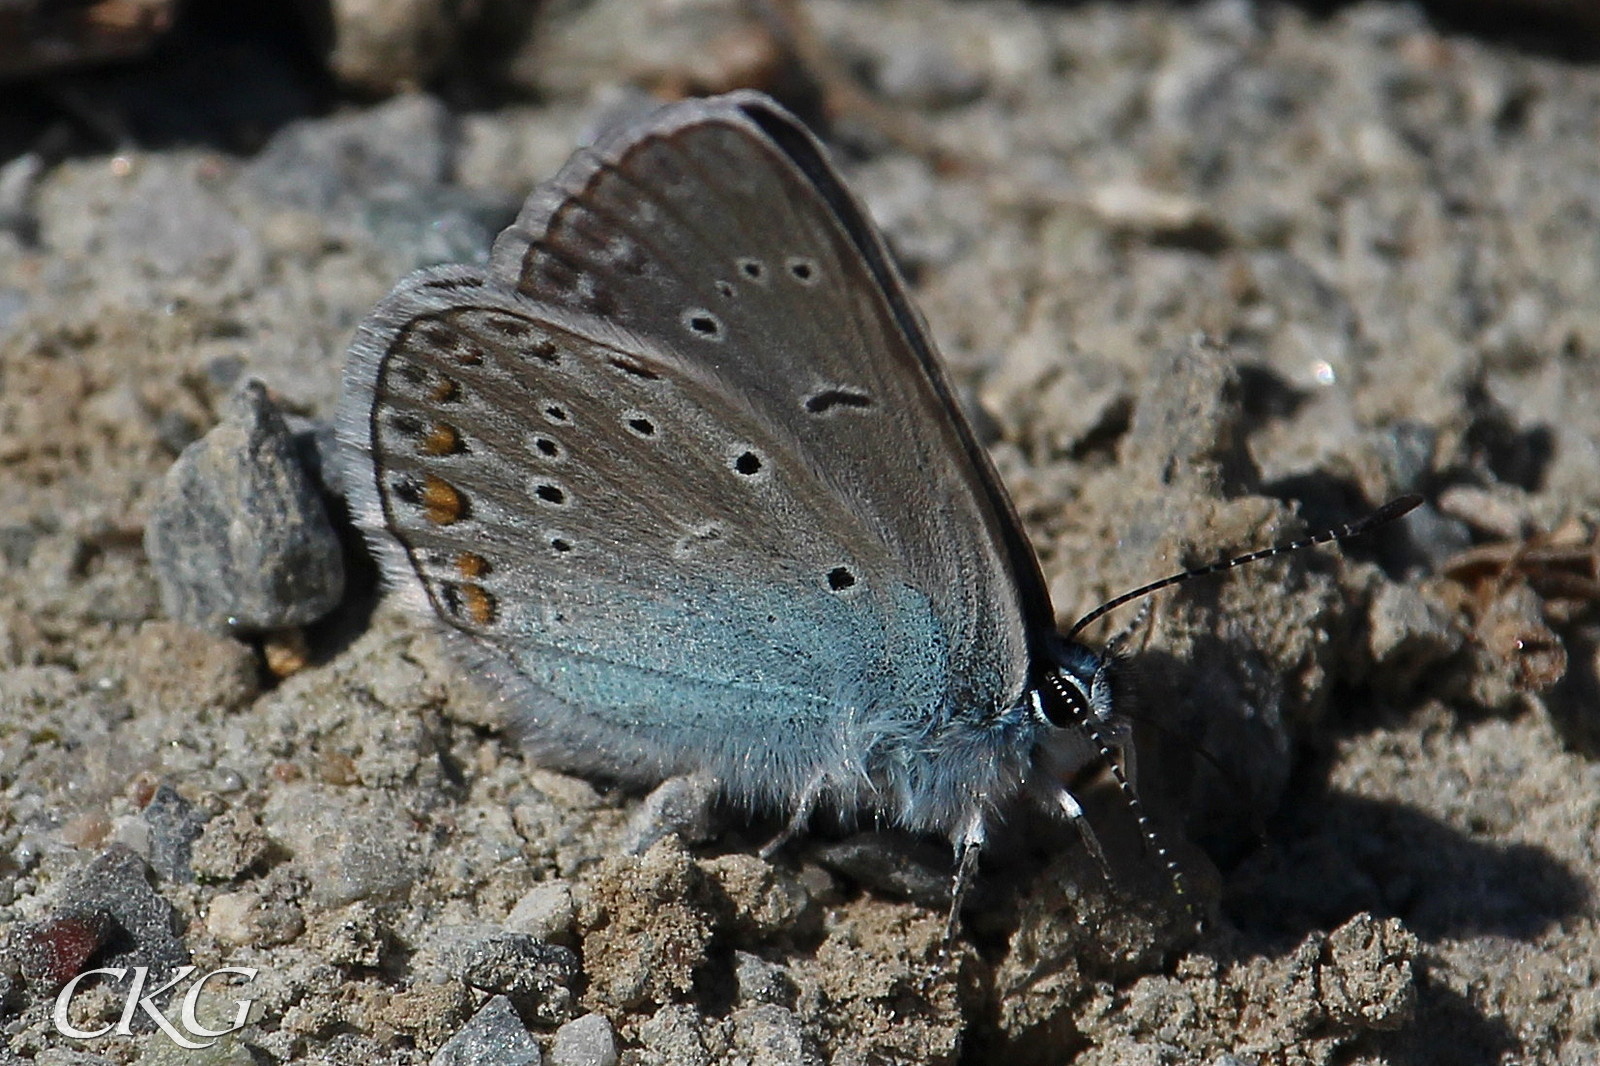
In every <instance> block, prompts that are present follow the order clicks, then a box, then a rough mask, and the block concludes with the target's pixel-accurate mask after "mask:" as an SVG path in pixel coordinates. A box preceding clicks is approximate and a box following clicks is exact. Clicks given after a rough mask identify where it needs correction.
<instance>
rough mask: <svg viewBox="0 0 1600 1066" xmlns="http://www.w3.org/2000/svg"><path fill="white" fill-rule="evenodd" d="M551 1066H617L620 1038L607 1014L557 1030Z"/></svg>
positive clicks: (587, 1018) (591, 1015)
mask: <svg viewBox="0 0 1600 1066" xmlns="http://www.w3.org/2000/svg"><path fill="white" fill-rule="evenodd" d="M550 1064H551V1066H617V1034H616V1031H615V1030H614V1029H612V1028H611V1022H610V1021H609V1020H607V1018H606V1016H605V1015H603V1014H585V1015H584V1016H583V1017H581V1018H574V1019H573V1020H572V1021H570V1022H567V1023H566V1024H565V1025H563V1026H562V1027H561V1028H559V1029H557V1030H556V1038H555V1042H554V1043H553V1044H552V1045H551V1047H550Z"/></svg>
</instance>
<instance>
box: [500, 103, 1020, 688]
mask: <svg viewBox="0 0 1600 1066" xmlns="http://www.w3.org/2000/svg"><path fill="white" fill-rule="evenodd" d="M758 120H759V121H758ZM493 264H494V265H493V272H494V274H495V276H496V277H497V279H498V280H500V281H501V283H503V284H506V285H508V286H515V287H517V288H518V289H519V290H520V291H521V292H523V293H525V294H528V295H530V296H533V297H535V298H537V299H539V300H541V301H547V302H550V303H553V304H557V305H561V306H570V307H574V308H586V309H589V310H591V311H595V312H598V313H602V314H604V315H606V316H608V317H609V318H611V319H612V320H614V321H618V322H621V323H624V324H626V325H628V326H630V327H632V328H635V329H637V330H639V331H641V332H643V333H645V334H647V335H650V336H653V337H659V338H664V339H669V340H671V341H675V342H676V343H677V345H679V346H681V348H682V350H683V351H684V353H685V355H686V357H688V358H693V359H696V360H698V361H700V362H701V363H703V365H705V366H706V367H707V368H708V370H709V371H710V372H711V373H712V374H714V375H715V377H716V378H717V379H718V380H719V381H721V382H722V383H723V385H724V388H725V389H726V390H727V392H728V393H729V394H730V395H738V396H740V397H743V398H745V401H746V402H748V403H749V404H751V405H752V406H753V407H754V408H756V409H757V410H758V411H759V412H760V413H761V414H762V416H763V417H764V418H765V419H766V420H767V421H768V423H769V424H770V425H772V426H774V427H781V431H782V432H783V433H784V434H787V435H789V436H791V437H792V438H793V439H794V440H795V442H796V447H797V448H798V449H799V451H800V452H801V454H803V455H804V456H805V457H806V458H807V461H808V462H809V463H810V464H811V465H812V466H813V467H814V469H815V470H816V471H817V472H818V476H819V477H820V478H821V479H823V481H824V482H825V483H827V484H828V485H829V487H830V489H831V491H832V492H833V494H834V495H836V496H837V497H838V499H840V500H841V501H843V502H844V504H845V506H847V507H848V508H849V509H850V510H851V511H852V513H853V514H855V515H856V516H858V517H859V518H860V519H861V521H863V522H864V523H865V524H866V525H867V526H868V528H869V529H870V531H871V532H872V534H873V536H874V537H875V538H877V539H878V540H879V541H880V542H881V543H883V544H884V545H885V546H886V547H887V548H888V550H889V551H891V552H892V553H893V554H895V555H896V556H897V557H898V558H900V559H901V560H903V562H904V564H905V566H906V567H907V569H908V571H910V573H911V574H912V576H913V579H914V581H915V583H916V585H917V587H918V588H919V590H920V591H921V592H922V593H923V594H924V595H927V596H928V597H930V598H931V599H932V600H933V602H934V603H935V604H936V605H937V608H938V611H939V614H940V618H941V621H942V623H943V624H944V626H945V627H946V630H947V633H948V637H949V640H950V642H951V643H952V644H953V645H955V646H956V647H957V648H958V649H960V651H959V652H958V654H960V655H962V656H963V657H964V658H963V662H962V663H961V665H960V666H959V667H958V669H957V672H956V676H957V677H959V678H961V679H963V682H964V683H966V689H967V691H959V692H957V691H953V692H952V693H951V696H952V702H953V703H954V704H956V705H957V706H953V707H951V708H949V709H950V710H954V711H958V712H961V711H981V710H985V709H988V707H989V705H991V704H993V703H997V702H1000V703H1003V702H1006V701H1008V700H1011V699H1015V698H1016V697H1017V696H1018V695H1019V694H1020V692H1021V688H1022V685H1023V681H1024V677H1025V674H1026V652H1025V643H1026V639H1025V634H1024V629H1025V628H1026V625H1027V624H1028V622H1030V621H1031V622H1032V623H1034V624H1046V625H1047V624H1048V623H1049V621H1050V619H1049V606H1048V601H1047V599H1046V597H1045V594H1044V592H1043V587H1042V581H1041V580H1040V579H1039V577H1038V571H1037V564H1036V563H1035V562H1034V559H1033V556H1032V552H1031V549H1030V548H1028V546H1027V545H1026V542H1025V540H1024V539H1023V537H1022V534H1021V532H1020V530H1018V528H1017V524H1016V520H1015V517H1014V516H1013V514H1012V512H1011V508H1010V504H1009V501H1008V500H1007V499H1006V497H1005V494H1004V492H1003V491H1002V490H1001V489H1000V488H999V486H998V482H997V481H996V479H995V478H994V475H993V472H992V469H991V468H990V467H989V465H988V460H987V458H986V457H985V456H984V455H983V454H982V452H981V451H980V450H979V449H978V448H977V446H976V445H975V444H974V443H973V441H972V437H971V434H970V432H969V431H968V430H967V429H966V427H965V425H964V423H963V422H962V420H961V416H960V414H959V412H957V411H956V410H955V408H954V404H953V402H952V401H951V399H950V397H949V389H948V386H947V385H946V383H945V381H944V378H943V374H942V371H941V370H940V368H939V367H938V365H937V363H936V361H935V357H934V356H933V354H932V349H931V346H930V344H929V343H928V341H927V339H926V334H925V331H924V328H923V326H922V323H921V320H920V317H919V316H918V315H917V313H916V312H915V310H914V309H913V308H912V307H911V305H910V303H909V301H908V300H907V299H906V297H905V294H904V291H903V286H902V285H901V282H900V280H899V278H898V275H897V274H896V273H895V271H894V270H893V267H892V266H891V265H890V264H889V262H888V259H887V254H886V252H885V251H884V249H883V246H882V242H881V240H880V239H879V238H878V237H877V235H876V233H875V232H874V231H873V230H872V229H871V227H870V225H869V224H868V223H867V222H866V219H865V215H864V213H862V212H861V211H860V209H859V207H858V206H857V205H856V204H855V202H854V200H853V199H852V198H851V197H850V195H849V194H848V192H847V191H846V190H845V189H844V187H843V185H842V183H841V182H840V181H839V180H838V179H837V176H836V175H835V174H834V173H833V171H832V169H831V167H830V166H829V165H828V164H827V162H826V159H825V156H824V155H823V154H822V150H821V148H820V146H818V145H817V144H816V142H815V141H814V140H813V139H812V138H811V137H810V135H809V134H808V133H807V132H806V131H805V130H804V128H803V127H801V126H800V125H799V124H798V123H797V122H795V121H794V120H793V119H792V118H790V117H789V116H787V115H786V114H783V113H782V112H780V111H778V110H777V109H775V108H774V107H773V106H772V105H771V103H770V101H766V100H765V99H764V98H761V97H756V96H753V95H751V94H735V95H734V96H731V97H723V98H719V99H718V100H715V101H706V102H702V103H698V104H685V105H679V106H678V107H675V108H673V109H670V110H669V111H668V112H666V113H665V114H664V115H658V116H657V117H655V118H653V119H651V120H648V121H646V122H645V123H643V124H642V125H640V126H637V127H634V128H631V129H627V130H624V131H621V132H619V133H617V134H615V135H613V136H612V137H610V138H608V139H606V140H604V141H602V142H601V143H600V144H599V145H597V146H596V147H595V148H594V149H592V150H590V151H588V152H584V153H580V154H579V156H577V157H575V159H574V160H573V161H572V162H571V163H569V164H568V166H567V168H565V169H564V170H563V171H562V173H561V174H560V175H558V176H557V178H556V179H555V180H554V181H552V182H551V183H550V184H549V185H547V186H546V187H545V188H543V189H542V190H540V191H539V192H537V193H536V194H535V195H534V196H533V197H531V198H530V200H529V203H528V206H527V207H526V208H525V209H524V211H523V214H522V216H521V218H520V219H519V220H518V223H517V225H515V226H513V227H512V228H511V229H509V230H507V231H506V233H504V234H503V235H502V236H501V238H500V240H499V241H498V242H497V244H496V248H495V255H494V259H493ZM908 486H919V487H920V488H919V489H918V490H917V491H908Z"/></svg>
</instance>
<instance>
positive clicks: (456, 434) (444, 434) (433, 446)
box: [417, 422, 461, 455]
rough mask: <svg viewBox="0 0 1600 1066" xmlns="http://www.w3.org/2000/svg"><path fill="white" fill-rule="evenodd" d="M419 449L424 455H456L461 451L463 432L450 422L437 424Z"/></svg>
mask: <svg viewBox="0 0 1600 1066" xmlns="http://www.w3.org/2000/svg"><path fill="white" fill-rule="evenodd" d="M417 447H418V450H419V451H421V452H422V454H423V455H454V454H456V453H457V452H459V451H461V431H460V430H458V429H456V427H455V426H452V425H451V424H450V423H448V422H435V423H434V424H433V428H432V429H431V430H429V431H428V435H427V436H426V437H423V438H422V443H421V444H419V445H418V446H417Z"/></svg>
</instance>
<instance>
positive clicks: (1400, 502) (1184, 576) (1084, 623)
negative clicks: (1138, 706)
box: [1066, 493, 1422, 640]
mask: <svg viewBox="0 0 1600 1066" xmlns="http://www.w3.org/2000/svg"><path fill="white" fill-rule="evenodd" d="M1421 504H1422V497H1421V496H1418V495H1416V494H1415V493H1412V494H1409V495H1406V496H1400V497H1397V498H1395V499H1393V500H1390V501H1389V502H1388V503H1386V504H1384V505H1383V506H1382V507H1380V508H1378V509H1377V510H1376V511H1373V512H1372V513H1371V514H1369V515H1367V516H1366V517H1365V518H1358V519H1356V520H1355V521H1354V522H1346V523H1345V524H1344V525H1342V526H1336V527H1334V528H1333V529H1325V530H1323V531H1322V532H1320V533H1314V534H1312V535H1311V536H1309V537H1302V538H1300V539H1299V540H1291V541H1288V542H1286V543H1284V544H1277V545H1274V546H1273V547H1270V548H1262V549H1261V550H1260V551H1253V552H1250V553H1248V554H1246V555H1239V556H1235V557H1234V558H1232V559H1224V560H1223V561H1222V562H1220V563H1212V564H1211V565H1209V566H1197V567H1194V568H1193V569H1190V570H1184V571H1181V572H1180V573H1176V574H1173V575H1172V576H1171V577H1164V578H1162V579H1161V580H1160V581H1152V582H1150V584H1148V585H1140V586H1139V587H1138V588H1136V589H1134V590H1133V591H1132V592H1124V593H1123V594H1122V595H1120V596H1117V597H1114V598H1113V599H1109V600H1107V601H1106V602H1105V603H1102V604H1101V605H1100V606H1098V607H1096V608H1095V609H1094V610H1092V611H1090V612H1089V613H1088V614H1086V615H1084V616H1083V617H1082V618H1080V619H1078V620H1077V621H1076V622H1075V623H1073V625H1072V628H1071V629H1069V630H1067V634H1066V639H1067V640H1071V639H1072V638H1073V637H1075V636H1077V635H1078V634H1079V633H1081V632H1083V630H1084V629H1085V628H1087V627H1088V626H1090V625H1092V624H1093V623H1095V622H1097V621H1099V620H1100V619H1101V618H1104V617H1105V616H1106V615H1107V614H1110V613H1111V612H1112V611H1114V610H1116V609H1117V608H1118V607H1121V606H1122V605H1123V604H1125V603H1128V602H1129V601H1131V600H1136V599H1138V598H1139V597H1141V596H1148V595H1150V593H1152V592H1158V591H1160V590H1161V589H1164V588H1167V587H1168V586H1171V585H1176V584H1179V583H1181V582H1184V581H1188V580H1189V579H1191V578H1196V577H1205V576H1206V575H1207V574H1218V573H1221V572H1222V571H1224V570H1232V569H1233V568H1234V567H1236V566H1243V565H1244V564H1245V563H1253V562H1256V561H1257V560H1259V559H1270V558H1272V557H1273V556H1274V555H1282V554H1284V553H1285V552H1293V551H1299V550H1300V549H1301V548H1310V547H1314V546H1316V545H1318V544H1328V543H1331V542H1333V541H1340V540H1349V539H1350V538H1351V537H1359V536H1361V535H1362V534H1363V533H1368V532H1371V531H1372V530H1374V529H1377V528H1378V527H1379V526H1381V525H1385V524H1387V523H1389V522H1393V521H1394V520H1395V519H1396V518H1399V517H1400V516H1401V515H1404V514H1406V513H1408V512H1410V511H1412V510H1414V509H1415V508H1417V507H1419V506H1421Z"/></svg>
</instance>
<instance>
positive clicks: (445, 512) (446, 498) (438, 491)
mask: <svg viewBox="0 0 1600 1066" xmlns="http://www.w3.org/2000/svg"><path fill="white" fill-rule="evenodd" d="M422 511H423V514H425V515H426V516H427V518H428V521H430V522H432V523H433V524H434V525H437V526H448V525H450V524H451V523H454V522H459V521H461V519H463V518H465V517H466V514H467V498H466V496H464V495H462V493H461V490H460V489H458V488H456V487H455V486H454V485H452V484H450V482H448V481H446V480H445V479H444V478H442V477H436V476H435V475H433V474H428V475H425V476H424V477H423V479H422Z"/></svg>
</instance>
